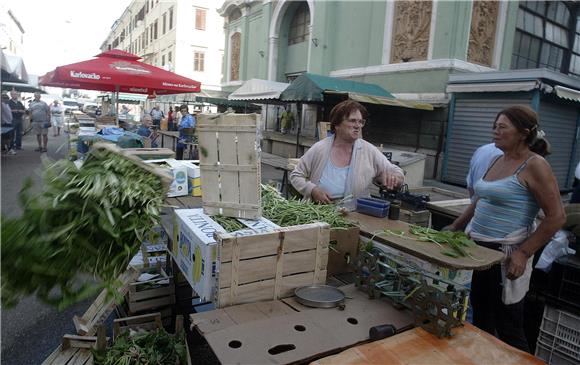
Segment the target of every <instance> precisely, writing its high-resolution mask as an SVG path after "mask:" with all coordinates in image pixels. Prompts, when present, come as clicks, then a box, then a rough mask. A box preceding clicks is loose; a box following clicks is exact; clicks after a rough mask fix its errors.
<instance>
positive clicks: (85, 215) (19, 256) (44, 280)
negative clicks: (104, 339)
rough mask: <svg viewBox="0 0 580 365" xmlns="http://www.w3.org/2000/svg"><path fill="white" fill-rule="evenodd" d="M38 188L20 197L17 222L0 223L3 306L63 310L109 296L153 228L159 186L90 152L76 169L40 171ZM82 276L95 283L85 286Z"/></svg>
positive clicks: (65, 164) (62, 164)
mask: <svg viewBox="0 0 580 365" xmlns="http://www.w3.org/2000/svg"><path fill="white" fill-rule="evenodd" d="M43 181H44V182H43V184H44V185H43V189H42V192H41V193H40V194H38V195H34V196H33V195H31V193H30V187H31V185H32V184H31V182H30V181H28V182H27V183H26V184H25V186H24V187H23V189H22V190H21V192H20V196H19V198H20V203H21V205H22V207H23V214H22V216H21V217H19V218H5V217H2V261H1V262H2V268H1V270H2V303H3V305H5V306H11V305H14V304H16V303H17V302H18V301H19V299H20V298H21V297H23V296H26V295H31V294H36V295H37V296H38V297H39V298H40V299H42V300H43V301H45V302H47V303H50V304H53V305H56V306H58V307H59V308H60V309H62V308H65V307H67V306H69V305H72V304H74V303H75V302H77V301H79V300H82V299H85V298H87V297H90V296H91V295H93V294H95V293H96V292H97V291H99V290H101V289H102V288H107V289H108V290H109V293H111V294H112V295H114V294H115V292H116V290H115V289H116V288H117V286H118V285H119V284H120V283H118V282H117V280H116V278H117V277H118V276H119V275H120V274H121V273H122V272H123V271H124V270H125V269H126V268H127V264H128V262H129V261H130V259H131V257H132V256H133V255H134V254H135V253H136V252H137V250H138V249H139V246H140V241H141V240H142V238H143V236H144V234H145V233H146V232H147V231H149V230H150V229H151V228H152V227H153V226H154V225H155V224H157V223H158V221H159V214H160V207H161V205H162V204H163V200H164V197H165V189H164V188H163V186H162V181H161V179H160V178H159V177H158V176H157V175H155V174H153V173H151V172H149V171H147V170H144V169H141V168H139V167H137V166H136V165H135V164H134V163H133V162H131V161H129V160H127V159H125V158H123V157H121V156H118V155H117V154H115V153H113V152H110V151H108V150H94V151H92V152H91V153H90V154H89V155H88V157H87V159H86V161H85V162H84V164H83V165H82V167H81V168H80V169H78V168H77V167H76V166H75V165H74V163H72V162H70V161H66V160H60V161H58V162H55V163H52V164H48V163H45V170H44V173H43ZM86 274H89V275H92V276H93V277H94V278H96V279H98V280H99V283H98V284H95V283H92V282H88V283H87V280H86V277H83V276H86ZM81 279H82V280H83V282H81V281H80V280H81Z"/></svg>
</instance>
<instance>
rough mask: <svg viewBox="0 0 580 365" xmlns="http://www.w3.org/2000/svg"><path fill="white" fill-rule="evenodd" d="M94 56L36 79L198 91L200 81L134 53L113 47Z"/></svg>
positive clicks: (146, 90) (104, 87) (141, 90)
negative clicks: (165, 68) (141, 60)
mask: <svg viewBox="0 0 580 365" xmlns="http://www.w3.org/2000/svg"><path fill="white" fill-rule="evenodd" d="M95 57H96V58H95V59H92V60H88V61H83V62H78V63H72V64H70V65H65V66H59V67H57V68H56V69H55V70H54V71H51V72H48V73H47V74H46V75H44V76H42V77H41V78H40V80H39V84H41V85H44V86H56V87H63V88H71V89H86V90H99V91H117V92H127V93H134V94H148V95H164V94H179V93H196V92H199V91H200V90H201V89H200V85H201V84H200V82H199V81H195V80H191V79H188V78H187V77H183V76H179V75H177V74H175V73H173V72H169V71H165V70H163V69H161V68H159V67H155V66H151V65H148V64H146V63H143V62H139V61H138V60H139V59H140V58H141V57H139V56H136V55H134V54H131V53H128V52H125V51H121V50H118V49H113V50H110V51H107V52H103V53H101V54H98V55H96V56H95Z"/></svg>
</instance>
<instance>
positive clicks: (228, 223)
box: [211, 215, 245, 232]
mask: <svg viewBox="0 0 580 365" xmlns="http://www.w3.org/2000/svg"><path fill="white" fill-rule="evenodd" d="M211 218H212V219H213V220H214V221H216V223H218V224H219V225H220V226H222V227H223V228H224V229H225V230H226V231H227V232H235V231H239V230H240V229H244V228H245V226H244V225H243V224H241V223H240V222H239V221H238V220H237V219H235V218H231V217H224V216H223V215H214V216H212V217H211Z"/></svg>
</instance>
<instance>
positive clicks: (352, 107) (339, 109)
mask: <svg viewBox="0 0 580 365" xmlns="http://www.w3.org/2000/svg"><path fill="white" fill-rule="evenodd" d="M356 110H358V111H359V112H360V113H361V114H362V117H363V118H364V119H366V118H367V117H368V114H369V113H368V111H367V109H366V108H365V107H364V106H362V105H361V104H360V103H359V102H356V101H354V100H350V99H349V100H345V101H342V102H340V103H338V104H336V105H335V106H334V108H332V110H331V111H330V130H331V131H333V132H335V131H336V126H337V125H339V124H340V123H342V121H343V120H344V119H346V118H348V116H349V115H350V114H351V113H352V112H354V111H356Z"/></svg>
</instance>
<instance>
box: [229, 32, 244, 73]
mask: <svg viewBox="0 0 580 365" xmlns="http://www.w3.org/2000/svg"><path fill="white" fill-rule="evenodd" d="M241 42H242V34H241V33H240V32H236V33H234V34H233V35H232V36H231V42H230V47H231V48H230V81H237V80H239V79H240V49H241Z"/></svg>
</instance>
